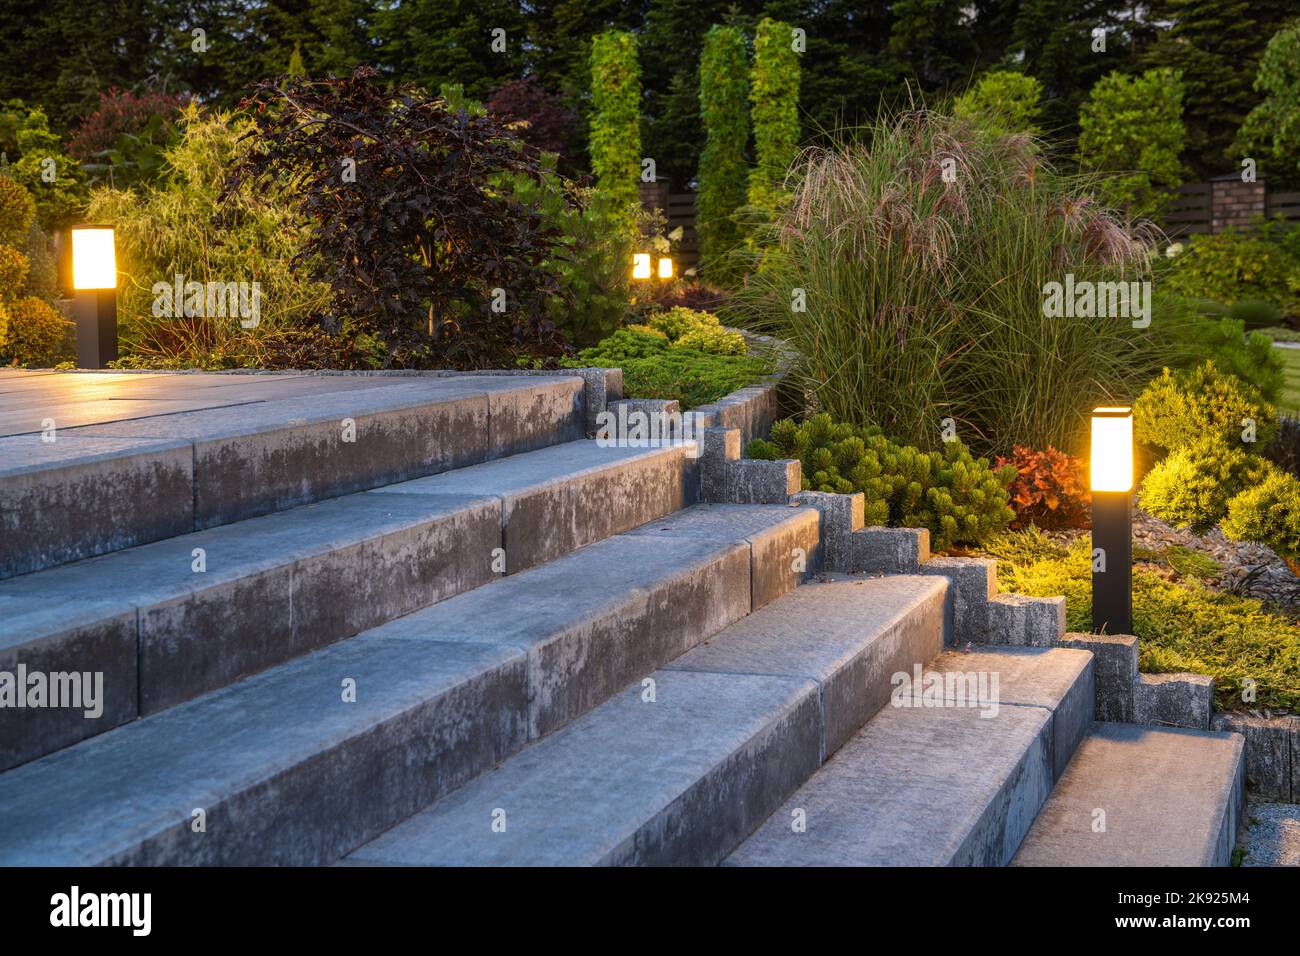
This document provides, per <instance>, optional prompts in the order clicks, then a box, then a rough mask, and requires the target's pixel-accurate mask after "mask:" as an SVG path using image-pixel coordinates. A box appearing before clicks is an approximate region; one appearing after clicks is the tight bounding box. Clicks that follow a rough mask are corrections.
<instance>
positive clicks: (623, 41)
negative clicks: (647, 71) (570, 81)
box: [589, 30, 641, 204]
mask: <svg viewBox="0 0 1300 956" xmlns="http://www.w3.org/2000/svg"><path fill="white" fill-rule="evenodd" d="M591 105H592V110H593V113H592V117H591V138H590V146H589V149H590V152H591V169H592V172H594V173H595V174H596V181H597V183H598V185H599V187H600V189H601V190H603V191H604V192H605V193H607V194H608V195H610V196H611V197H613V198H614V199H616V200H617V201H619V202H620V203H625V204H631V203H635V202H637V201H638V197H639V193H638V185H637V184H638V182H639V180H640V175H641V69H640V66H639V65H638V63H637V56H636V38H635V37H633V36H632V34H630V33H626V32H623V31H620V30H609V31H607V32H605V33H602V34H600V36H598V37H596V38H595V39H594V40H593V41H592V44H591Z"/></svg>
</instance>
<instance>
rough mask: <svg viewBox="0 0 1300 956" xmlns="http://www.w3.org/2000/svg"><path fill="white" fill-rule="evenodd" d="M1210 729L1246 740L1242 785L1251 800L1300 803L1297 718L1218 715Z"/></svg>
mask: <svg viewBox="0 0 1300 956" xmlns="http://www.w3.org/2000/svg"><path fill="white" fill-rule="evenodd" d="M1210 726H1211V727H1212V728H1213V729H1214V730H1219V731H1226V732H1232V733H1238V734H1241V735H1242V736H1243V737H1245V738H1246V783H1248V784H1249V785H1250V789H1251V793H1252V795H1253V796H1254V797H1256V798H1257V799H1260V800H1277V801H1280V802H1282V803H1300V717H1296V716H1287V717H1265V716H1263V715H1261V714H1240V713H1235V712H1231V711H1229V712H1223V711H1220V712H1219V713H1217V714H1215V715H1214V717H1213V718H1212V720H1211V722H1210Z"/></svg>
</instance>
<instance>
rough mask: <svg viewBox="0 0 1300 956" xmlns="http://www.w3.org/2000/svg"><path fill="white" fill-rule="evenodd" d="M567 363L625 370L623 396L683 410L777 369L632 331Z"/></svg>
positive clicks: (618, 334)
mask: <svg viewBox="0 0 1300 956" xmlns="http://www.w3.org/2000/svg"><path fill="white" fill-rule="evenodd" d="M564 364H565V365H566V366H567V367H570V368H583V367H587V366H596V367H605V368H621V369H622V370H623V393H624V394H625V395H627V396H628V397H629V398H674V399H677V401H679V402H680V403H681V407H682V409H683V410H686V409H688V408H695V407H696V406H698V405H707V404H709V403H710V402H714V401H717V400H718V399H719V398H721V397H722V396H724V395H727V394H730V393H731V392H734V391H736V390H737V389H739V388H744V387H745V386H746V385H752V384H753V383H754V382H756V381H757V380H758V379H760V378H761V377H762V376H763V375H765V374H767V373H768V372H769V371H771V368H770V366H769V364H768V363H767V362H766V361H764V360H762V359H759V358H754V357H752V356H748V355H711V354H708V353H705V352H698V351H696V350H695V349H688V348H674V347H673V346H671V345H669V343H668V340H667V338H665V337H663V336H661V335H653V334H649V333H646V332H637V331H633V330H627V329H625V330H623V331H620V332H615V333H614V334H613V335H611V336H610V337H609V338H607V339H605V340H604V341H603V342H601V343H600V344H599V345H598V346H596V347H594V348H589V349H583V350H582V351H581V352H579V353H578V355H577V358H574V359H567V360H565V362H564Z"/></svg>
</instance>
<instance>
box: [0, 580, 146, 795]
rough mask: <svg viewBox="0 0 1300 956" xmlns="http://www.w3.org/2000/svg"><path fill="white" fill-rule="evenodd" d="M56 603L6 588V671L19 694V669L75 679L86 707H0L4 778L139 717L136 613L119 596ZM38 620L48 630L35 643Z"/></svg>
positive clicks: (1, 628)
mask: <svg viewBox="0 0 1300 956" xmlns="http://www.w3.org/2000/svg"><path fill="white" fill-rule="evenodd" d="M18 580H19V581H22V580H25V579H22V578H20V579H18ZM55 602H56V603H55V604H54V605H53V606H51V605H49V604H48V603H47V601H46V599H45V598H43V597H41V596H38V595H31V594H24V593H22V592H21V591H15V590H13V589H10V588H4V587H3V586H0V671H4V672H6V673H8V674H12V675H14V678H13V679H14V681H15V682H16V686H17V683H18V682H19V681H20V678H19V676H18V675H19V667H20V665H21V666H22V667H25V668H26V674H28V675H30V674H33V673H40V674H44V675H46V678H47V679H49V678H50V676H51V675H53V674H60V673H61V674H71V673H73V672H76V673H77V674H78V675H80V676H79V677H78V678H77V680H78V681H79V682H82V683H83V687H79V688H77V693H79V694H81V698H80V699H81V700H82V701H83V702H84V704H85V706H82V707H74V706H61V707H49V706H46V707H39V708H29V707H22V708H19V707H0V771H5V770H8V769H9V768H10V767H15V766H17V765H19V764H22V763H26V762H27V761H29V760H33V759H35V758H36V757H39V756H41V755H42V754H47V753H50V752H52V751H55V750H59V749H60V748H62V747H67V746H68V745H70V744H74V743H76V742H77V741H79V740H83V739H85V738H86V737H91V736H93V735H95V734H98V733H103V732H104V731H105V730H111V729H112V728H114V727H116V726H118V725H119V724H123V723H126V722H127V721H129V720H133V719H135V717H136V715H137V712H138V711H137V707H138V699H139V689H138V685H137V671H136V610H135V608H134V607H132V606H131V605H130V604H128V603H126V602H123V601H122V600H120V599H119V598H116V597H115V596H113V595H103V596H100V598H99V599H98V600H95V599H94V596H93V595H87V594H82V595H80V599H79V600H77V599H74V598H73V596H72V595H63V596H60V597H58V598H55ZM33 616H38V617H40V618H41V619H42V620H44V621H45V622H46V626H45V627H44V628H43V629H42V631H41V633H40V636H39V637H35V638H34V637H33V636H32V634H31V632H30V630H29V628H28V621H30V619H31V618H32V617H33ZM96 675H102V676H101V677H96ZM28 686H30V685H28ZM87 690H88V691H89V692H90V694H91V696H92V697H94V698H95V700H94V702H93V705H92V702H91V701H89V700H88V699H87V698H86V697H85V692H86V691H87ZM61 699H62V700H72V698H71V697H67V698H61Z"/></svg>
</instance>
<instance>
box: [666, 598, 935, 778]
mask: <svg viewBox="0 0 1300 956" xmlns="http://www.w3.org/2000/svg"><path fill="white" fill-rule="evenodd" d="M943 598H944V584H943V582H941V581H939V580H935V579H932V578H918V577H905V576H901V575H900V576H895V577H887V578H862V577H856V578H851V577H847V576H843V575H837V576H836V577H835V579H833V580H830V581H826V582H819V583H811V584H806V585H804V586H803V587H801V588H798V589H797V590H795V591H793V592H792V593H790V594H787V595H785V596H784V597H783V598H781V599H780V600H778V601H775V602H774V603H772V604H769V605H768V606H767V607H764V608H762V609H761V610H757V611H755V612H754V613H753V614H751V615H749V616H748V617H746V618H742V619H741V620H739V621H737V622H736V623H735V624H733V625H731V626H730V627H729V628H727V629H726V630H725V631H723V632H722V633H721V634H719V635H717V636H716V637H714V638H713V639H712V640H710V641H708V642H706V643H704V644H701V645H700V646H699V647H697V648H695V649H694V650H692V651H688V652H687V653H685V654H683V655H682V656H681V657H679V658H678V659H677V660H676V661H674V662H673V663H672V664H669V665H668V668H667V669H668V670H689V671H709V672H716V673H727V674H766V675H770V676H776V677H791V678H800V679H803V680H812V681H815V682H816V684H817V686H818V688H819V689H820V692H821V710H822V725H823V727H824V728H825V738H824V740H823V742H822V750H821V759H822V760H824V759H826V757H827V756H829V755H830V754H832V753H834V752H835V751H837V750H838V749H839V748H840V747H842V746H843V745H844V743H845V741H846V740H848V738H849V737H851V736H852V735H853V734H855V733H857V731H858V729H859V728H861V727H862V725H863V724H865V723H866V722H867V721H868V720H870V719H871V718H872V717H873V716H875V714H876V712H877V711H879V710H880V708H881V707H883V706H885V705H886V704H887V703H888V701H889V696H890V691H891V688H892V686H893V685H892V683H891V679H892V678H893V677H894V675H895V674H898V673H900V672H901V673H905V674H908V675H910V674H911V673H912V668H913V666H914V665H916V664H924V663H925V662H926V661H928V660H930V659H931V658H933V657H934V656H935V655H936V654H938V653H939V652H940V650H941V649H942V640H943V635H942V617H943Z"/></svg>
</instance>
